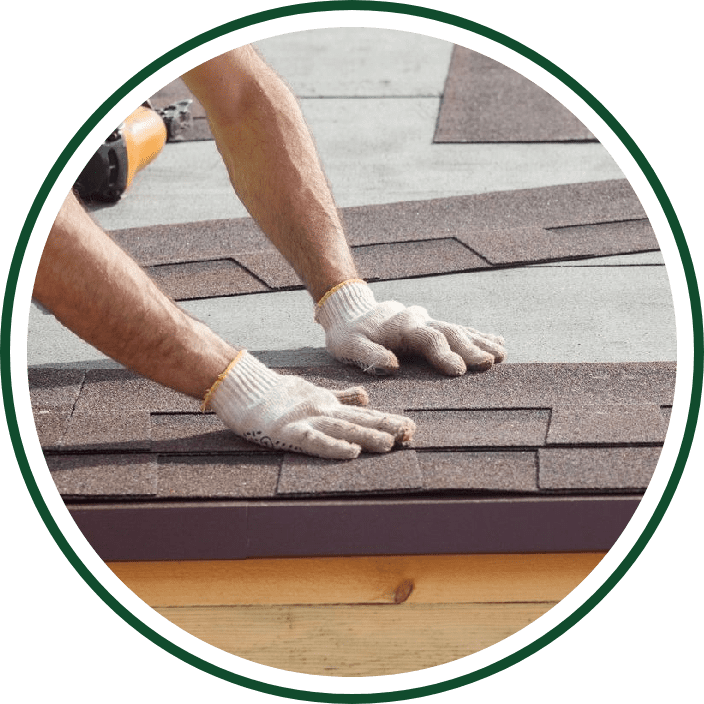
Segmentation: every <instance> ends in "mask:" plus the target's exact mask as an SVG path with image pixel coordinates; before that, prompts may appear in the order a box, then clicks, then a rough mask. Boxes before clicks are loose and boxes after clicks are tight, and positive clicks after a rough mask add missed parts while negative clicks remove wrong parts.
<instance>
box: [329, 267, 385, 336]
mask: <svg viewBox="0 0 704 704" xmlns="http://www.w3.org/2000/svg"><path fill="white" fill-rule="evenodd" d="M375 307H376V300H375V298H374V294H373V293H372V290H371V289H370V288H369V286H368V285H367V284H366V282H364V281H362V280H361V279H350V280H349V281H343V282H342V283H341V284H338V285H337V286H335V288H332V289H330V290H329V291H328V292H327V293H326V294H325V295H324V296H323V297H322V298H321V299H320V301H318V304H317V305H316V306H315V321H316V322H317V323H320V324H321V325H322V326H323V327H324V328H325V329H326V330H328V329H329V328H330V327H332V326H333V325H335V323H338V322H348V321H351V320H354V319H355V318H359V317H360V316H362V315H364V314H365V313H368V312H369V311H371V310H373V309H374V308H375Z"/></svg>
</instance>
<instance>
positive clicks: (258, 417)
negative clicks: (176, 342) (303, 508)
mask: <svg viewBox="0 0 704 704" xmlns="http://www.w3.org/2000/svg"><path fill="white" fill-rule="evenodd" d="M366 403H367V394H366V392H365V391H364V389H363V388H361V387H359V386H357V387H353V388H351V389H345V390H344V391H330V390H328V389H323V388H321V387H320V386H315V385H314V384H311V383H310V382H308V381H306V380H305V379H302V378H301V377H299V376H293V375H291V376H289V375H285V374H277V373H276V372H274V371H273V370H271V369H269V368H268V367H266V366H264V365H263V364H262V363H261V362H260V361H259V360H258V359H256V358H255V357H253V356H252V355H250V354H249V353H247V352H246V351H243V352H242V353H240V355H238V357H237V358H236V360H235V361H234V362H233V364H231V365H230V366H229V367H228V369H227V370H226V371H225V372H224V373H223V374H222V375H221V376H220V379H219V380H218V381H217V382H216V383H215V384H214V385H213V387H212V388H211V390H210V391H209V392H208V394H206V398H205V401H204V406H205V405H207V404H210V407H211V408H212V409H213V411H215V413H216V414H217V416H218V417H219V418H220V420H222V421H223V423H225V425H227V426H228V427H229V428H231V429H232V430H234V431H235V433H237V434H238V435H240V436H241V437H243V438H245V439H246V440H250V441H251V442H255V443H257V444H259V445H264V446H266V447H271V448H274V449H279V450H286V451H291V452H303V453H305V454H309V455H315V456H316V457H327V458H335V459H352V458H353V457H357V455H359V453H360V452H361V450H368V451H370V452H388V451H389V450H390V449H391V448H392V447H393V446H394V444H395V443H396V442H405V441H407V440H410V439H411V437H412V435H413V433H414V431H415V424H414V423H413V421H412V420H411V419H410V418H404V417H402V416H397V415H392V414H389V413H382V412H380V411H373V410H370V409H368V408H359V407H350V405H343V404H355V405H357V406H360V405H366Z"/></svg>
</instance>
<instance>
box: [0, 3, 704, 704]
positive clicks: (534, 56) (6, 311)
mask: <svg viewBox="0 0 704 704" xmlns="http://www.w3.org/2000/svg"><path fill="white" fill-rule="evenodd" d="M360 5H361V3H360V2H359V1H357V2H349V1H338V0H330V1H327V2H311V3H303V4H300V5H289V6H286V7H280V8H276V9H273V10H267V11H264V12H258V13H255V14H252V15H248V16H246V17H243V18H240V19H238V20H234V21H232V22H227V23H225V24H223V25H221V26H219V27H216V28H215V29H212V30H210V31H208V32H204V33H202V34H200V35H198V36H197V37H194V38H193V39H191V40H189V41H187V42H184V43H183V44H181V45H180V46H177V47H176V48H175V49H172V50H171V51H168V52H167V53H165V54H164V55H163V56H161V57H159V58H158V59H156V60H155V61H153V62H152V63H150V64H149V65H148V66H146V67H145V68H144V69H142V70H141V71H139V73H137V74H136V75H134V76H133V77H132V78H131V79H130V80H129V81H127V82H126V83H125V84H124V85H122V86H121V87H120V88H119V89H118V90H116V91H115V92H114V93H113V94H112V95H111V96H110V97H109V98H108V99H107V100H106V101H105V102H104V103H103V104H102V105H101V106H100V107H99V108H98V109H97V110H96V111H95V112H94V113H93V114H92V115H91V116H90V117H89V118H88V120H86V122H85V123H84V124H83V125H82V127H81V128H80V129H79V130H78V132H76V134H75V135H74V137H73V138H72V139H71V141H70V142H69V143H68V144H67V145H66V147H65V148H64V150H63V151H62V152H61V154H60V156H59V158H58V159H57V160H56V162H55V163H54V165H53V166H52V168H51V170H50V171H49V173H48V175H47V177H46V179H45V180H44V182H43V183H42V186H41V188H40V189H39V193H38V194H37V196H36V198H35V199H34V202H33V203H32V206H31V208H30V210H29V213H28V215H27V219H26V220H25V223H24V226H23V228H22V232H21V233H20V237H19V240H18V244H17V247H16V248H15V252H14V255H13V258H12V262H11V264H10V269H9V273H8V283H7V286H6V289H5V296H4V299H3V310H2V322H1V326H0V347H1V349H0V374H1V377H2V393H3V399H4V406H5V415H6V418H7V423H8V429H9V431H10V437H11V439H12V444H13V448H14V451H15V455H16V457H17V462H18V464H19V466H20V470H21V471H22V475H23V477H24V480H25V483H26V485H27V489H28V490H29V493H30V495H31V497H32V500H33V501H34V504H35V506H36V507H37V510H38V511H39V514H40V516H41V517H42V520H43V521H44V523H45V525H46V526H47V528H48V529H49V532H50V533H51V535H52V537H53V538H54V540H55V541H56V543H57V545H58V546H59V548H60V549H61V551H62V552H63V553H64V555H65V556H66V557H67V558H68V560H69V562H70V563H71V565H73V567H74V569H75V570H76V571H77V572H78V573H79V574H80V575H81V577H82V578H83V579H84V580H85V581H86V583H87V584H88V585H89V586H90V587H91V589H93V591H95V593H96V594H97V595H98V596H99V597H100V598H101V599H102V600H103V601H104V602H105V603H106V604H107V605H108V606H109V607H110V608H111V609H112V610H113V611H114V612H115V613H116V614H117V615H118V616H120V617H121V618H123V619H124V620H125V621H126V622H127V623H128V624H130V625H131V626H132V627H133V628H134V629H135V630H137V631H138V632H139V633H141V634H142V635H143V636H145V637H147V638H148V639H149V640H151V641H152V642H153V643H155V644H156V645H158V646H159V647H161V648H163V649H164V650H166V651H167V652H169V653H171V654H172V655H175V656H176V657H178V658H180V659H181V660H182V661H184V662H186V663H187V664H189V665H192V666H193V667H196V668H198V669H200V670H202V671H203V672H206V673H208V674H211V675H214V676H215V677H219V678H221V679H223V680H226V681H228V682H232V683H233V684H237V685H240V686H243V687H247V688H249V689H253V690H256V691H259V692H263V693H265V694H271V695H275V696H280V697H288V698H291V699H299V700H302V701H312V702H350V703H352V702H354V703H358V702H392V701H400V700H404V699H415V698H418V697H424V696H428V695H432V694H438V693H441V692H446V691H448V690H451V689H455V688H457V687H462V686H464V685H467V684H471V683H472V682H477V681H478V680H481V679H484V678H486V677H489V676H491V675H493V674H496V673H497V672H501V671H502V670H505V669H507V668H509V667H511V666H512V665H514V664H516V663H518V662H520V661H522V660H524V659H525V658H527V657H528V656H530V655H532V654H533V653H535V652H537V651H538V650H540V649H542V648H543V647H544V646H546V645H548V644H549V643H551V642H552V641H553V640H555V639H556V638H558V637H559V636H560V635H562V634H563V633H564V632H565V631H567V630H569V629H570V628H571V627H572V626H574V625H575V624H576V623H577V622H578V621H580V620H581V619H582V618H583V617H584V616H586V615H587V614H588V613H589V612H590V611H591V610H592V609H593V608H594V607H595V606H596V605H597V604H598V603H599V602H600V601H601V600H602V599H603V598H604V597H605V596H606V595H607V594H608V593H609V592H610V591H611V589H613V587H614V586H615V585H616V584H617V583H618V581H619V580H620V579H621V578H622V577H623V575H624V574H625V573H626V572H627V571H628V569H629V568H630V567H631V565H632V564H633V563H634V562H635V560H636V558H637V557H638V556H639V555H640V553H641V552H642V551H643V549H644V548H645V546H646V544H647V543H648V541H649V540H650V538H651V537H652V535H653V533H654V532H655V530H656V528H657V527H658V525H659V524H660V521H661V520H662V518H663V516H664V514H665V511H666V510H667V508H668V506H669V505H670V502H671V501H672V497H673V495H674V493H675V490H676V488H677V485H678V483H679V481H680V478H681V477H682V472H683V471H684V467H685V464H686V461H687V457H688V455H689V451H690V449H691V446H692V441H693V439H694V432H695V427H696V423H697V417H698V414H699V408H700V404H701V396H702V376H703V375H704V370H703V369H702V368H700V367H698V365H697V364H696V363H695V365H694V372H693V378H692V395H691V398H690V404H689V414H688V417H687V423H686V425H685V432H684V437H683V440H682V445H681V447H680V450H679V453H678V456H677V460H676V461H675V466H674V469H673V471H672V474H671V476H670V479H669V481H668V483H667V486H666V488H665V491H664V492H663V496H662V498H661V499H660V501H659V503H658V505H657V507H656V509H655V512H654V513H653V515H652V517H651V518H650V520H649V521H648V523H647V525H646V527H645V529H644V531H643V533H642V534H641V535H640V537H639V538H638V540H637V541H636V543H635V544H634V546H633V547H632V548H631V550H630V551H629V553H628V555H626V557H625V559H624V560H623V562H621V564H620V565H619V566H618V567H617V568H616V570H615V571H614V572H613V574H611V575H610V576H609V578H608V579H607V580H606V581H605V582H604V583H603V584H602V585H601V587H599V589H597V591H596V592H595V593H594V594H592V596H591V597H590V598H589V599H587V601H585V602H584V604H582V605H581V606H580V607H579V608H578V609H577V610H576V611H575V612H574V613H572V614H571V615H570V616H568V617H567V618H566V619H565V620H564V621H562V622H561V623H559V624H558V625H557V626H555V627H554V628H553V629H552V630H550V631H548V632H547V633H545V634H544V635H543V636H541V637H540V638H538V639H537V640H535V641H534V642H533V643H531V644H529V645H527V646H525V647H523V648H521V649H520V650H518V651H517V652H515V653H513V654H512V655H509V656H507V657H505V658H503V659H502V660H499V661H498V662H495V663H493V664H492V665H488V666H486V667H483V668H481V669H479V670H476V671H475V672H472V673H470V674H468V675H464V676H461V677H455V678H453V679H450V680H446V681H445V682H440V683H437V684H433V685H426V686H423V687H416V688H413V689H406V690H398V691H396V692H381V693H376V694H374V693H370V694H338V693H324V692H309V691H305V690H297V689H291V688H288V687H280V686H277V685H271V684H267V683H264V682H259V681H258V680H253V679H250V678H248V677H244V676H241V675H237V674H235V673H233V672H230V671H228V670H225V669H223V668H220V667H217V666H215V665H213V664H211V663H209V662H207V661H205V660H202V659H201V658H198V657H196V656H195V655H193V654H191V653H189V652H188V651H186V650H183V649H182V648H180V647H179V646H177V645H175V644H174V643H171V641H169V640H167V639H166V638H164V637H163V636H161V635H160V634H159V633H157V632H155V631H153V630H152V629H151V628H150V627H149V626H147V625H146V624H145V623H142V622H141V621H140V620H139V619H138V618H137V617H135V616H134V615H133V614H132V613H131V612H130V611H128V610H127V609H126V608H125V607H124V606H123V605H122V604H121V603H120V602H119V601H117V600H116V599H115V598H114V597H113V596H112V594H110V592H108V591H107V590H106V589H105V587H103V585H102V584H101V583H100V582H99V581H98V580H97V579H96V578H95V577H94V576H93V575H92V573H91V572H90V571H89V570H88V569H87V568H86V566H85V565H84V564H83V563H82V562H81V560H80V559H79V557H78V555H77V554H76V553H75V552H74V550H73V548H72V547H71V546H70V545H69V543H68V541H67V540H66V538H65V537H64V536H63V534H62V533H61V531H60V530H59V528H58V526H57V524H56V522H55V521H54V518H53V516H52V515H51V513H50V512H49V509H48V508H47V506H46V504H45V502H44V499H43V497H42V495H41V493H40V491H39V489H38V487H37V484H36V481H35V479H34V476H33V475H32V471H31V469H30V466H29V463H28V461H27V456H26V454H25V451H24V447H23V445H22V438H21V436H20V432H19V427H18V424H17V415H16V412H15V406H14V401H13V394H12V380H11V371H10V343H9V339H10V331H11V322H12V308H13V304H14V299H15V294H16V290H17V281H18V277H19V271H20V267H21V264H22V259H23V257H24V254H25V251H26V249H27V244H28V242H29V237H30V234H31V232H32V230H33V228H34V226H35V224H36V220H37V217H38V216H39V213H40V211H41V209H42V207H43V206H44V203H45V201H46V199H47V197H48V195H49V192H50V191H51V189H52V188H53V186H54V183H55V182H56V179H57V178H58V176H59V174H60V173H61V171H62V170H63V169H64V167H65V166H66V164H67V163H68V161H69V159H70V157H71V156H72V155H73V153H74V152H75V150H76V149H77V148H78V146H79V145H80V144H81V143H82V142H83V140H84V139H85V138H86V137H87V136H88V134H89V133H90V132H91V131H92V130H93V128H94V127H95V126H96V125H97V124H98V122H99V121H100V120H101V119H102V118H104V117H105V115H107V113H108V112H109V111H110V110H111V109H112V108H113V107H114V106H115V105H116V104H117V103H118V101H120V100H121V99H122V98H124V97H125V96H126V95H127V94H128V93H130V92H131V91H132V90H133V89H134V88H135V87H136V86H138V85H139V84H140V83H141V82H142V81H143V80H144V79H145V78H147V77H148V76H151V75H152V74H153V73H154V72H155V71H157V70H158V69H160V68H163V67H164V66H166V65H167V64H169V63H170V62H171V61H172V60H174V59H175V58H177V57H179V56H182V55H183V54H185V53H186V52H188V51H190V50H191V49H194V48H195V47H198V46H200V45H202V44H205V43H206V42H209V41H211V40H213V39H216V38H218V37H221V36H223V35H225V34H229V33H231V32H234V31H236V30H238V29H242V28H244V27H249V26H252V25H255V24H259V23H261V22H267V21H268V20H273V19H279V18H282V17H290V16H293V15H299V14H306V13H312V12H337V11H340V10H351V11H354V10H364V11H365V12H388V13H396V14H407V15H414V16H416V17H421V18H425V19H429V20H434V21H437V22H442V23H444V24H450V25H454V26H455V27H459V28H460V29H464V30H467V31H469V32H472V33H474V34H479V35H481V36H483V37H486V38H488V39H491V40H493V41H496V42H498V43H499V44H503V45H504V46H506V47H508V48H509V49H512V50H513V51H516V52H517V53H519V54H521V55H523V56H525V57H526V58H527V59H529V60H531V61H533V62H534V63H536V64H538V65H539V66H541V67H542V68H543V69H545V70H547V71H549V72H550V73H551V74H552V75H553V76H555V77H556V78H558V79H559V80H560V81H562V83H564V84H565V85H566V86H568V87H569V88H570V89H571V90H572V91H574V92H575V93H576V94H577V95H579V97H580V98H582V100H584V102H585V103H587V104H588V105H589V106H590V107H591V108H592V109H593V110H594V111H595V112H596V113H597V114H598V115H599V116H600V117H601V119H602V120H603V121H604V122H605V123H606V124H607V125H608V126H609V127H610V128H611V130H612V131H613V132H614V133H615V134H616V136H617V137H618V138H619V139H620V140H621V142H622V143H623V145H624V146H625V147H626V148H627V149H628V151H629V152H630V154H631V156H632V157H633V158H634V159H635V161H636V162H637V164H638V166H639V167H640V169H641V170H642V171H643V173H644V175H645V176H646V178H647V179H648V182H649V183H650V186H651V187H652V189H653V191H654V193H655V195H656V197H657V199H658V201H659V203H660V206H661V207H662V209H663V212H664V213H665V216H666V217H667V220H668V223H669V225H670V228H671V230H672V234H673V236H674V238H675V242H676V244H677V248H678V250H679V254H680V258H681V260H682V266H683V268H684V272H685V279H686V281H687V288H688V290H689V297H690V304H691V312H692V328H693V342H694V359H695V360H697V359H702V356H703V354H704V351H703V347H704V346H703V342H704V337H703V335H702V308H701V300H700V297H699V290H698V288H697V280H696V275H695V272H694V266H693V263H692V258H691V255H690V252H689V249H688V247H687V243H686V241H685V238H684V234H683V232H682V228H681V226H680V224H679V221H678V219H677V216H676V214H675V211H674V209H673V207H672V204H671V202H670V199H669V198H668V197H667V194H666V193H665V190H664V189H663V187H662V184H661V183H660V181H659V179H658V177H657V176H656V175H655V172H654V171H653V169H652V167H651V166H650V164H649V163H648V161H647V159H646V158H645V156H644V155H643V153H642V152H641V151H640V149H639V148H638V147H637V146H636V144H635V142H634V141H633V140H632V139H631V137H630V136H629V135H628V133H627V132H626V131H625V130H624V129H623V127H622V126H621V125H620V124H619V122H618V121H617V120H616V119H615V118H614V117H613V115H611V113H609V112H608V110H606V108H605V107H604V106H603V105H601V103H599V101H598V100H597V99H596V98H595V97H594V96H593V95H592V94H591V93H589V92H588V91H587V90H586V89H585V88H584V87H583V86H581V85H580V84H579V83H578V82H577V81H575V80H574V79H573V78H571V77H570V76H569V75H568V74H566V73H565V72H564V71H562V70H561V69H560V68H558V67H557V66H555V64H553V63H552V62H550V61H548V60H547V59H546V58H544V57H543V56H541V55H540V54H538V53H537V52H535V51H533V50H532V49H529V48H528V47H526V46H525V45H523V44H521V43H519V42H517V41H515V40H513V39H511V38H510V37H507V36H506V35H504V34H501V33H500V32H497V31H495V30H493V29H490V28H488V27H485V26H483V25H480V24H477V23H476V22H472V21H470V20H467V19H464V18H462V17H459V16H457V15H451V14H448V13H445V12H440V11H437V10H431V9H428V8H424V7H419V6H416V5H407V4H400V3H391V2H365V3H364V6H363V7H360Z"/></svg>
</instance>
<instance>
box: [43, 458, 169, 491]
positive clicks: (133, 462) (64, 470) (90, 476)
mask: <svg viewBox="0 0 704 704" xmlns="http://www.w3.org/2000/svg"><path fill="white" fill-rule="evenodd" d="M46 462H47V465H48V467H49V471H50V472H51V476H52V478H53V479H54V482H55V483H56V488H57V489H58V490H59V493H60V494H61V495H62V496H67V497H81V498H97V497H111V498H138V497H153V496H155V495H156V458H155V457H154V456H153V455H149V454H85V455H74V454H68V453H67V454H63V455H48V456H47V457H46Z"/></svg>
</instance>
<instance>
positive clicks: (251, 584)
mask: <svg viewBox="0 0 704 704" xmlns="http://www.w3.org/2000/svg"><path fill="white" fill-rule="evenodd" d="M602 557H603V553H555V554H533V555H530V554H528V555H526V554H521V555H420V556H390V557H334V558H287V559H271V560H270V559H266V560H232V561H230V560H212V561H192V562H111V563H108V564H109V567H110V568H111V569H112V570H113V572H114V573H115V574H116V575H117V577H119V578H120V579H121V580H122V581H123V582H124V583H125V584H126V585H127V586H128V587H129V588H130V589H131V590H132V591H133V592H135V593H136V594H137V595H138V596H139V597H140V598H141V599H142V600H143V601H145V602H146V603H147V604H149V605H150V606H155V607H156V606H159V607H165V606H219V605H244V604H261V605H264V604H397V603H401V602H404V601H408V602H409V603H414V604H443V603H472V602H517V601H521V602H527V601H559V600H560V599H563V598H564V597H565V596H566V595H567V594H568V593H569V592H570V591H572V590H573V589H574V588H575V587H576V586H577V585H578V584H579V583H580V582H581V581H582V580H583V579H584V578H585V577H586V576H587V575H588V574H589V573H590V572H591V571H592V570H593V569H594V567H596V565H597V564H598V563H599V561H600V560H601V558H602Z"/></svg>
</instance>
